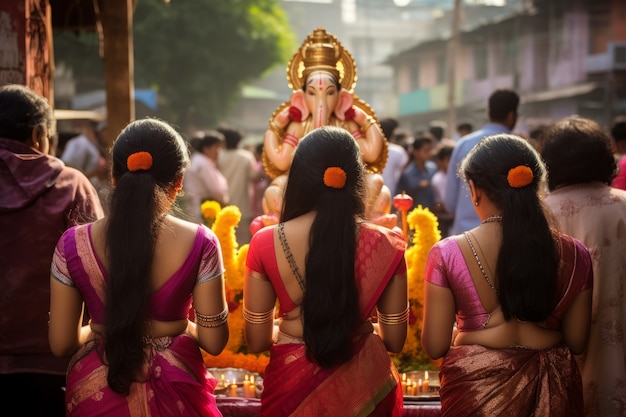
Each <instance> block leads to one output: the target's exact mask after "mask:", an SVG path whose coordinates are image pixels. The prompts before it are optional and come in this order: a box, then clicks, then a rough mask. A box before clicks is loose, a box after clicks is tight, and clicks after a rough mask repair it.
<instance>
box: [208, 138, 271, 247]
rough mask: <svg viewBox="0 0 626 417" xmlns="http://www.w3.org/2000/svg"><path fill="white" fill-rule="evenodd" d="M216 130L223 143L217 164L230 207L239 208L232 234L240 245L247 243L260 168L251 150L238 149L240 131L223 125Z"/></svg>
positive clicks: (261, 171)
mask: <svg viewBox="0 0 626 417" xmlns="http://www.w3.org/2000/svg"><path fill="white" fill-rule="evenodd" d="M217 130H218V131H219V132H220V133H222V134H223V135H224V139H225V140H226V149H225V150H223V151H222V152H220V155H219V159H218V161H217V163H218V166H219V168H220V171H221V172H222V174H224V177H225V178H226V181H227V182H228V192H229V195H230V204H232V205H235V206H237V207H239V211H241V220H240V221H239V226H238V227H237V230H236V231H235V233H236V235H237V242H238V243H239V244H240V245H243V244H246V243H249V242H250V223H251V222H252V219H253V216H254V215H253V213H252V194H253V184H254V181H256V180H257V179H259V178H260V176H261V175H263V168H262V166H260V165H258V164H257V163H256V158H255V156H254V154H253V153H252V152H251V151H249V150H247V149H243V148H241V147H239V144H240V142H241V140H242V139H243V135H242V133H241V131H240V130H238V129H236V128H233V127H226V126H223V127H220V128H218V129H217Z"/></svg>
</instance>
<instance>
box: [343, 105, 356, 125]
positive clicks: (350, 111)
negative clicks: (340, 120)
mask: <svg viewBox="0 0 626 417" xmlns="http://www.w3.org/2000/svg"><path fill="white" fill-rule="evenodd" d="M355 114H356V113H355V111H354V107H350V108H349V109H348V110H346V112H345V113H344V114H343V117H344V118H345V119H346V122H349V121H350V120H352V119H354V115H355Z"/></svg>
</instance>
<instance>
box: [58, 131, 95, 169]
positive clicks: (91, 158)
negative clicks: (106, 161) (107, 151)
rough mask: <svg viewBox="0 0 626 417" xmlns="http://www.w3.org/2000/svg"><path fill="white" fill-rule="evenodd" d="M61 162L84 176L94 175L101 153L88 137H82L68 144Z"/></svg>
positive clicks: (71, 140)
mask: <svg viewBox="0 0 626 417" xmlns="http://www.w3.org/2000/svg"><path fill="white" fill-rule="evenodd" d="M61 160H62V161H63V162H65V164H66V165H69V166H71V167H74V168H76V169H78V170H79V171H81V172H82V173H83V174H86V175H92V174H93V173H94V172H95V171H96V169H97V168H98V162H99V160H100V151H99V150H98V147H97V146H96V145H95V144H94V143H93V142H92V141H91V140H89V138H88V137H87V136H85V135H80V136H76V137H74V138H72V139H70V140H69V141H68V142H67V144H66V145H65V149H64V150H63V154H62V155H61Z"/></svg>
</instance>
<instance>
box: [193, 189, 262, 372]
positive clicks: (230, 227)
mask: <svg viewBox="0 0 626 417" xmlns="http://www.w3.org/2000/svg"><path fill="white" fill-rule="evenodd" d="M202 214H203V216H204V217H205V221H209V222H210V221H213V220H214V222H213V223H212V227H211V229H212V230H213V232H214V233H215V235H216V236H217V239H218V240H219V242H220V246H221V248H222V258H223V261H224V269H225V272H224V281H225V285H226V297H227V300H226V301H227V302H228V306H229V315H228V331H229V333H230V334H229V338H228V342H227V343H226V347H225V348H224V350H223V351H222V353H221V354H220V355H218V356H212V355H209V354H208V353H206V352H203V357H204V363H205V365H206V366H207V367H209V368H228V367H234V368H243V369H247V370H248V371H250V372H257V373H260V374H262V373H263V372H264V371H265V366H267V363H269V357H268V356H267V355H265V354H261V355H254V354H247V353H246V352H243V350H244V349H245V337H244V334H243V328H244V319H243V315H242V313H241V312H242V310H243V309H242V308H241V306H240V305H241V302H242V298H243V277H244V272H245V262H246V255H247V253H248V247H249V245H248V244H245V245H243V246H242V247H239V243H238V242H237V237H236V234H235V228H236V227H237V226H238V225H239V221H240V220H241V211H240V210H239V207H237V206H226V207H224V208H221V207H220V205H219V203H217V202H215V201H207V202H204V203H203V204H202Z"/></svg>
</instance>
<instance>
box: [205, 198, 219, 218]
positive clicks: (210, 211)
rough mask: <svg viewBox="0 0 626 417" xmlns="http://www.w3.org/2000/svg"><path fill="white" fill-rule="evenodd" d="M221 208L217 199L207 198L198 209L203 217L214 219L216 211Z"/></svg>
mask: <svg viewBox="0 0 626 417" xmlns="http://www.w3.org/2000/svg"><path fill="white" fill-rule="evenodd" d="M221 210H222V206H221V205H220V203H218V202H217V201H213V200H208V201H205V202H204V203H202V205H201V206H200V211H201V212H202V217H204V218H205V219H211V220H215V218H216V217H217V213H219V212H220V211H221Z"/></svg>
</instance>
